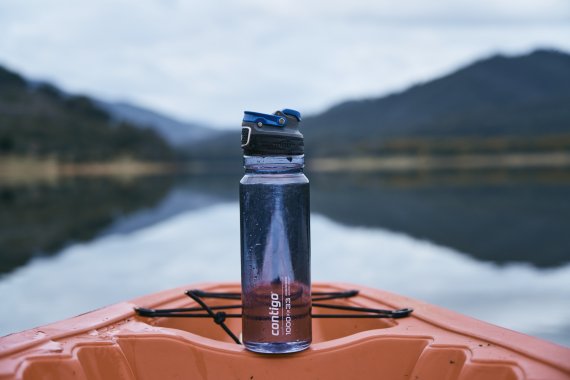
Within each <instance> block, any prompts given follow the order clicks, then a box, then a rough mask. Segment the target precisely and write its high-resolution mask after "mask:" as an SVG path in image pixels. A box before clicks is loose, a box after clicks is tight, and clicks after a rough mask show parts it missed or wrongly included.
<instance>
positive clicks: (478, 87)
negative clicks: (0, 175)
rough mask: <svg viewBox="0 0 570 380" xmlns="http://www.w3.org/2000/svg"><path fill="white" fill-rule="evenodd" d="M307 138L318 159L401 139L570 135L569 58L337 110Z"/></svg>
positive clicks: (472, 75) (537, 58)
mask: <svg viewBox="0 0 570 380" xmlns="http://www.w3.org/2000/svg"><path fill="white" fill-rule="evenodd" d="M303 133H304V134H305V136H306V138H307V141H313V143H317V142H322V144H320V143H319V148H318V149H317V150H316V151H315V153H322V152H323V151H327V150H328V151H331V152H332V151H334V150H335V147H340V146H342V145H347V144H348V145H352V144H357V143H359V142H365V144H367V145H371V144H374V143H376V142H377V143H379V144H380V143H381V141H387V140H391V139H400V138H450V137H458V138H470V137H477V138H494V137H497V136H502V137H505V136H507V137H521V138H528V137H536V136H545V135H557V134H570V55H568V54H566V53H562V52H559V51H553V50H537V51H535V52H532V53H530V54H527V55H523V56H515V57H506V56H503V55H497V56H493V57H490V58H487V59H483V60H480V61H478V62H475V63H473V64H471V65H469V66H467V67H465V68H462V69H460V70H458V71H456V72H454V73H451V74H449V75H446V76H444V77H441V78H439V79H435V80H432V81H429V82H426V83H423V84H419V85H416V86H414V87H411V88H409V89H407V90H406V91H403V92H401V93H396V94H392V95H389V96H384V97H380V98H375V99H366V100H358V101H348V102H345V103H342V104H339V105H337V106H335V107H333V108H331V109H329V110H328V111H326V112H324V113H322V114H320V115H317V116H314V117H310V118H307V119H306V120H305V121H304V123H303ZM325 146H326V147H325Z"/></svg>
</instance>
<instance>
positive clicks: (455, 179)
mask: <svg viewBox="0 0 570 380" xmlns="http://www.w3.org/2000/svg"><path fill="white" fill-rule="evenodd" d="M308 176H309V178H310V179H311V203H312V205H311V206H312V216H311V229H312V274H313V280H314V281H342V282H349V283H357V284H362V285H369V286H373V287H377V288H382V289H385V290H388V291H392V292H396V293H399V294H403V295H406V296H410V297H414V298H418V299H421V300H424V301H427V302H430V303H433V304H437V305H440V306H443V307H446V308H449V309H453V310H455V311H459V312H461V313H464V314H468V315H471V316H473V317H475V318H478V319H482V320H485V321H488V322H491V323H494V324H498V325H501V326H504V327H507V328H510V329H514V330H518V331H521V332H524V333H527V334H530V335H535V336H539V337H542V338H544V339H548V340H551V341H554V342H557V343H559V344H563V345H566V346H570V234H569V233H568V231H569V227H570V223H569V221H570V175H569V174H568V173H565V172H557V171H550V172H545V171H540V172H528V171H515V172H513V171H483V172H470V173H468V174H466V173H446V172H438V173H437V174H434V173H425V172H423V173H422V172H417V173H408V174H392V175H387V174H371V173H360V174H358V173H352V174H351V173H344V174H329V175H322V174H321V175H318V174H311V173H309V175H308ZM239 178H240V175H239V174H236V175H226V176H223V175H220V176H183V177H174V176H161V177H149V178H139V179H128V180H113V179H109V178H108V179H79V178H75V179H68V180H64V181H59V182H55V183H35V184H21V185H15V184H12V185H0V249H1V258H2V260H1V262H0V273H2V274H1V275H0V276H1V277H0V302H1V303H2V305H3V311H4V313H2V315H0V334H8V333H11V332H15V331H19V330H22V329H27V328H31V327H34V326H37V325H40V324H45V323H49V322H52V321H55V320H58V319H62V318H67V317H70V316H73V315H76V314H79V313H83V312H85V311H88V310H92V309H94V308H98V307H101V306H105V305H108V304H111V303H114V302H118V301H122V300H125V299H129V298H133V297H136V296H139V295H142V294H145V293H149V292H155V291H158V290H162V289H166V288H170V287H174V286H179V285H183V284H191V283H195V282H202V281H239V275H240V263H239V208H238V203H237V185H238V181H239ZM537 311H540V312H539V313H537Z"/></svg>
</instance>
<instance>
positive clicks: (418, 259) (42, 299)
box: [0, 202, 570, 345]
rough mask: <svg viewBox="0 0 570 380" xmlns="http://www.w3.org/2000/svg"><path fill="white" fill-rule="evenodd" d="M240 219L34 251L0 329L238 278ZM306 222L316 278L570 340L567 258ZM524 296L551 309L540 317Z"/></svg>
mask: <svg viewBox="0 0 570 380" xmlns="http://www.w3.org/2000/svg"><path fill="white" fill-rule="evenodd" d="M238 221H239V210H238V204H237V202H231V203H225V204H221V205H215V206H210V207H206V208H202V209H200V210H193V211H187V212H184V213H182V214H180V215H178V216H175V217H173V218H171V219H169V220H167V221H164V222H162V223H159V224H156V225H154V226H151V227H147V228H144V229H141V230H137V231H134V232H131V233H129V234H115V235H108V236H106V237H103V238H100V239H98V240H97V241H95V242H93V243H90V244H76V245H73V246H71V247H69V248H67V249H65V250H64V252H63V253H62V254H61V255H59V256H57V257H55V258H40V259H36V260H34V261H33V262H32V263H31V264H30V265H28V266H26V267H24V268H21V269H19V270H17V271H16V272H14V273H13V274H11V275H9V276H6V278H5V279H4V280H3V281H2V282H0V302H1V303H2V305H3V306H4V307H5V308H6V309H7V310H10V311H11V313H10V314H9V315H8V314H6V313H5V314H3V315H0V326H1V328H0V334H1V333H7V332H10V331H15V330H20V329H23V328H29V327H32V326H34V325H38V324H44V323H48V322H50V321H53V320H57V319H61V318H66V317H69V316H71V315H74V314H78V313H81V312H83V311H85V310H91V309H93V308H96V307H100V306H103V305H106V304H110V303H113V302H119V301H122V300H125V299H129V298H133V297H136V296H139V295H142V294H145V293H149V292H154V291H158V290H161V289H166V288H170V287H173V286H179V285H181V284H185V283H187V284H190V283H197V282H201V281H219V280H224V281H227V280H233V281H239V273H240V269H239V268H240V267H239V261H240V259H239V256H240V255H239V223H238ZM312 232H313V252H312V264H313V265H312V266H313V277H314V280H315V281H319V280H330V281H346V282H357V283H359V284H364V285H370V286H374V287H378V288H383V289H387V290H391V291H394V292H397V293H400V294H404V295H408V296H412V297H417V298H419V299H423V300H425V301H428V302H430V303H435V304H438V305H442V306H445V307H448V308H451V309H454V310H456V311H459V312H463V313H466V314H469V315H472V316H475V317H477V318H480V319H483V320H486V321H490V322H492V323H496V324H499V325H502V326H506V327H509V328H512V329H516V330H519V331H523V332H526V333H529V334H532V335H537V336H541V337H545V338H548V339H553V340H555V341H557V342H560V343H562V344H566V345H570V336H569V334H568V333H569V332H570V328H569V327H570V326H569V324H568V321H569V320H570V308H568V305H567V302H568V299H570V265H565V266H562V267H560V268H557V269H547V270H546V269H537V268H534V267H532V266H530V265H523V264H509V265H504V266H497V265H495V264H492V263H485V262H479V261H477V260H474V259H471V258H469V257H468V256H466V255H464V254H461V253H459V252H457V251H455V250H452V249H449V248H446V247H442V246H438V245H435V244H432V243H429V242H425V241H420V240H417V239H414V238H412V237H410V236H408V235H405V234H401V233H393V232H389V231H385V230H382V229H377V228H363V227H347V226H344V225H341V224H339V223H336V222H334V221H332V220H330V219H328V218H326V217H324V216H320V215H318V214H317V215H313V216H312ZM22 300H25V301H24V302H23V301H22ZM529 305H533V308H534V309H540V310H548V314H547V315H546V317H544V318H536V315H535V313H531V312H529ZM39 310H41V311H42V312H41V313H38V311H39Z"/></svg>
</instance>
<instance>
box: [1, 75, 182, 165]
mask: <svg viewBox="0 0 570 380" xmlns="http://www.w3.org/2000/svg"><path fill="white" fill-rule="evenodd" d="M2 155H8V156H30V155H32V156H39V157H47V156H50V157H55V158H56V159H57V160H59V161H67V162H88V161H107V160H112V159H114V158H117V157H120V156H131V157H134V158H137V159H142V160H171V159H173V158H174V156H175V154H174V151H173V150H172V148H171V147H170V146H169V145H168V143H167V142H166V141H165V140H164V139H163V138H162V137H161V136H159V135H158V134H157V133H156V132H155V131H153V130H151V129H149V128H140V127H138V126H135V125H133V124H132V123H130V122H125V121H116V120H114V119H113V117H112V116H111V115H110V114H109V113H108V112H107V111H105V110H104V109H102V108H100V107H98V106H97V104H96V103H95V101H94V100H92V99H91V98H89V97H87V96H83V95H69V94H67V93H65V92H63V91H61V90H60V89H58V88H57V87H55V86H53V85H51V84H48V83H38V82H31V81H27V80H26V79H24V78H23V77H22V76H21V75H19V74H17V73H15V72H13V71H10V70H8V69H6V68H3V67H1V66H0V156H2Z"/></svg>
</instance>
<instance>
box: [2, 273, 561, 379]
mask: <svg viewBox="0 0 570 380" xmlns="http://www.w3.org/2000/svg"><path fill="white" fill-rule="evenodd" d="M195 288H199V289H202V290H205V291H208V292H239V290H240V288H239V285H238V284H235V283H229V284H228V283H219V284H197V285H192V286H186V287H181V288H176V289H171V290H167V291H163V292H160V293H156V294H151V295H148V296H144V297H140V298H137V299H135V300H132V301H130V302H123V303H119V304H116V305H112V306H109V307H106V308H102V309H99V310H95V311H92V312H90V313H87V314H83V315H80V316H77V317H74V318H71V319H67V320H64V321H61V322H57V323H54V324H51V325H47V326H43V327H39V328H36V329H31V330H28V331H24V332H21V333H16V334H12V335H8V336H5V337H3V338H0V379H2V380H4V379H63V380H65V379H105V380H113V379H127V380H128V379H245V380H253V379H424V380H425V379H437V380H442V379H465V380H467V379H493V380H496V379H505V380H506V379H509V380H510V379H570V349H568V348H564V347H562V346H558V345H556V344H553V343H549V342H547V341H544V340H540V339H537V338H534V337H530V336H527V335H524V334H521V333H517V332H514V331H511V330H507V329H503V328H500V327H497V326H494V325H490V324H488V323H485V322H481V321H478V320H475V319H472V318H470V317H467V316H464V315H460V314H457V313H454V312H451V311H449V310H446V309H443V308H439V307H436V306H433V305H429V304H426V303H423V302H419V301H416V300H413V299H410V298H406V297H402V296H399V295H395V294H392V293H388V292H384V291H380V290H376V289H371V288H365V287H360V286H354V285H351V284H336V283H318V284H314V285H313V290H314V291H319V292H340V291H346V290H348V289H356V290H358V291H359V293H358V295H357V296H355V297H351V298H343V299H335V300H331V301H329V302H330V303H331V304H333V305H339V306H343V305H348V306H359V307H362V308H383V309H401V308H407V307H411V308H413V309H414V312H413V313H412V314H411V315H410V316H408V317H405V318H399V319H392V318H387V319H376V318H360V319H352V318H314V319H313V344H312V345H311V347H310V348H309V349H308V350H306V351H303V352H300V353H296V354H289V355H260V354H254V353H251V352H248V351H245V350H244V348H243V347H242V346H241V345H238V344H236V343H235V342H234V341H233V340H232V338H231V337H230V336H229V335H228V334H227V333H226V332H225V331H224V330H223V329H222V328H220V326H218V325H217V324H216V323H214V322H213V321H212V320H211V319H210V318H171V317H162V316H160V317H155V318H149V317H142V316H139V315H137V313H136V312H135V308H136V307H144V308H151V309H165V308H166V309H168V308H188V307H195V306H197V304H196V302H195V301H193V300H192V299H190V298H188V297H187V296H186V295H185V290H186V289H195ZM239 302H240V301H239V300H227V299H225V300H224V299H213V300H208V305H209V306H212V307H214V309H215V306H219V305H228V304H232V303H233V304H234V305H238V304H239ZM234 310H236V312H237V313H239V308H237V309H234ZM335 312H336V313H349V312H348V311H343V310H335ZM326 313H330V309H324V308H320V307H313V314H326ZM225 323H226V325H227V327H228V328H229V329H231V330H233V331H234V332H236V335H238V336H239V331H240V329H241V320H240V319H239V318H228V319H227V320H226V322H225Z"/></svg>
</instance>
